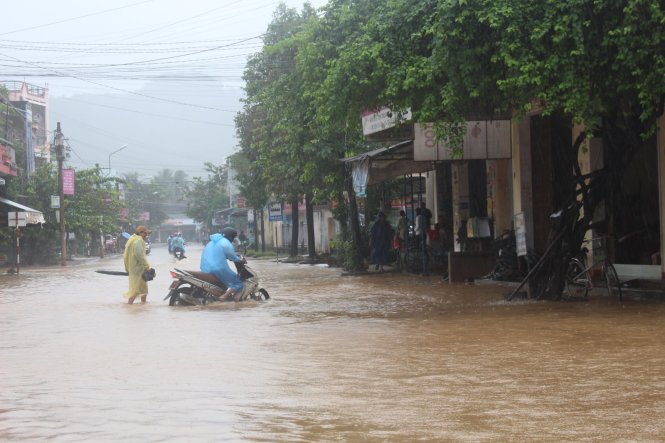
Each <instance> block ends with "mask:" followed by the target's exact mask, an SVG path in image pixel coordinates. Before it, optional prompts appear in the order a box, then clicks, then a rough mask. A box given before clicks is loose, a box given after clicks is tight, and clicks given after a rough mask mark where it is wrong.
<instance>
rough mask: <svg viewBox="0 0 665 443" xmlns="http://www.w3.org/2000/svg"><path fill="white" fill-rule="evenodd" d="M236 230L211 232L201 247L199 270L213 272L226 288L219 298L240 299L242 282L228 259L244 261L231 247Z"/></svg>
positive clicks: (228, 229) (235, 261)
mask: <svg viewBox="0 0 665 443" xmlns="http://www.w3.org/2000/svg"><path fill="white" fill-rule="evenodd" d="M237 235H238V232H237V231H236V230H235V229H233V228H224V229H223V230H222V233H221V234H212V235H211V236H210V241H209V242H208V244H207V245H206V246H205V248H203V253H202V254H201V272H206V273H208V274H213V275H214V276H215V277H217V278H218V279H219V280H221V281H222V282H223V283H224V285H225V286H226V287H227V288H228V289H227V290H226V292H225V293H224V294H223V295H222V296H221V297H219V298H220V299H221V300H224V299H230V298H233V299H234V300H236V301H237V300H240V298H241V296H242V291H243V290H244V284H243V282H242V281H240V278H239V277H238V274H237V273H236V272H234V271H233V270H231V268H230V267H229V264H228V262H227V259H228V260H231V261H232V262H234V263H236V264H238V263H246V261H245V259H244V258H243V257H241V256H239V255H237V254H236V251H235V248H234V247H233V240H235V238H236V236H237Z"/></svg>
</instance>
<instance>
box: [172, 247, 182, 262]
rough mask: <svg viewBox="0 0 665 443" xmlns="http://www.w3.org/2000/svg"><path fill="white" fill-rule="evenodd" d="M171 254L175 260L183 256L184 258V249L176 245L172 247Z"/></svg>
mask: <svg viewBox="0 0 665 443" xmlns="http://www.w3.org/2000/svg"><path fill="white" fill-rule="evenodd" d="M173 256H174V257H175V258H176V259H177V260H182V259H183V258H185V251H183V250H182V248H181V247H179V246H176V247H175V248H173Z"/></svg>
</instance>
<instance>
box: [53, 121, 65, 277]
mask: <svg viewBox="0 0 665 443" xmlns="http://www.w3.org/2000/svg"><path fill="white" fill-rule="evenodd" d="M55 155H56V158H57V159H58V193H59V195H60V209H58V210H59V211H60V265H61V266H67V232H65V190H64V188H63V183H62V162H63V161H64V160H65V137H64V136H63V135H62V131H61V130H60V122H58V127H57V128H56V130H55Z"/></svg>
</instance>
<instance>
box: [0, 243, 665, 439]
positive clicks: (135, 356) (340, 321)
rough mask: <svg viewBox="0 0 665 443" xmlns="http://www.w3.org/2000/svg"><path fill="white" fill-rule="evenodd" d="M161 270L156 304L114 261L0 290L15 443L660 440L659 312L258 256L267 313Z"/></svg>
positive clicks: (664, 396)
mask: <svg viewBox="0 0 665 443" xmlns="http://www.w3.org/2000/svg"><path fill="white" fill-rule="evenodd" d="M200 250H201V248H200V246H192V247H190V250H189V251H188V255H189V256H190V257H192V258H190V259H187V260H185V261H183V262H181V263H180V267H183V268H185V269H197V268H198V259H196V258H194V257H198V256H199V255H200ZM149 259H150V261H151V263H152V264H153V266H154V267H155V268H156V269H157V274H158V275H157V278H156V279H155V280H154V281H153V282H151V283H150V295H149V297H148V303H147V304H145V305H140V304H137V305H133V306H128V305H126V304H124V299H123V298H122V297H121V294H122V292H123V291H124V290H125V288H126V285H127V280H126V278H125V277H115V276H108V275H102V274H97V273H95V272H94V270H95V269H110V270H121V267H122V264H121V259H120V258H119V257H118V256H115V257H109V258H105V259H103V260H96V261H95V260H93V261H90V262H86V263H79V264H77V265H70V266H68V267H67V268H65V269H61V268H57V267H56V268H49V269H35V268H23V269H22V272H21V275H20V276H18V277H17V276H1V277H0V440H1V441H35V440H49V441H85V442H89V441H95V442H102V441H120V440H122V441H136V442H146V441H151V442H157V441H265V442H272V441H289V442H291V441H301V442H312V441H316V442H319V441H377V442H378V441H469V442H478V441H488V442H489V441H539V442H540V441H551V442H558V441H599V442H600V441H602V442H605V441H665V346H664V344H663V341H664V337H665V304H664V303H661V302H654V301H651V302H648V301H636V300H627V301H624V302H623V303H619V302H618V301H617V300H614V299H608V298H607V297H597V298H592V299H591V300H590V301H589V302H578V303H540V302H521V303H506V302H503V301H502V300H503V296H504V295H505V294H506V293H507V292H509V291H510V289H509V288H505V287H499V286H491V285H449V284H447V283H443V282H441V281H440V280H439V279H438V278H437V277H435V276H432V277H427V278H423V277H416V276H407V275H397V274H394V275H393V274H383V275H367V276H362V277H340V271H339V270H338V269H329V268H326V267H316V266H304V265H292V264H283V263H276V262H274V261H270V260H261V261H259V260H254V261H250V263H251V264H252V265H253V267H254V268H255V269H256V270H257V272H259V273H260V275H261V277H262V281H263V284H264V286H265V287H266V288H267V289H268V290H269V292H270V294H271V296H272V298H271V300H270V301H268V302H265V303H255V302H245V303H239V304H234V303H227V304H223V305H219V306H218V307H207V308H181V307H169V306H168V303H167V302H165V301H162V298H163V297H164V296H165V295H166V293H167V287H168V285H169V283H170V277H169V276H168V269H169V268H170V267H172V266H174V259H172V258H171V257H169V256H168V255H167V253H166V250H165V249H164V248H163V247H160V246H156V247H155V248H154V250H153V253H152V255H151V256H150V257H149Z"/></svg>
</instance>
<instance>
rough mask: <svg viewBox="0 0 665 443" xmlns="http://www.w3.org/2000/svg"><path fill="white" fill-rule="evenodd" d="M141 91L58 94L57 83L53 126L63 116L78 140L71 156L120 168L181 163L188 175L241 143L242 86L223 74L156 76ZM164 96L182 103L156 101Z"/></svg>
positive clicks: (81, 163) (66, 129)
mask: <svg viewBox="0 0 665 443" xmlns="http://www.w3.org/2000/svg"><path fill="white" fill-rule="evenodd" d="M137 92H138V94H141V95H143V96H140V95H135V94H113V93H109V94H75V95H72V96H67V97H63V96H60V97H58V96H56V94H57V91H51V99H50V103H49V108H50V117H49V118H50V126H51V128H55V124H56V122H61V125H62V130H63V133H64V134H65V136H66V137H67V139H68V140H69V145H70V146H71V147H72V153H71V156H70V160H69V164H70V165H71V166H74V167H76V168H85V167H93V166H94V165H95V163H98V164H99V165H100V166H101V167H102V168H108V163H109V154H111V153H112V152H113V151H116V150H117V149H119V148H120V147H122V146H123V145H125V144H127V145H128V147H127V148H125V149H123V150H122V151H120V152H117V153H115V154H112V155H111V168H112V169H114V170H116V171H117V172H118V173H122V172H139V173H140V174H142V175H144V176H151V175H153V174H154V173H155V172H157V171H159V170H162V169H165V168H168V169H173V170H178V169H181V170H183V171H185V172H186V173H187V175H188V176H189V178H192V177H195V176H203V175H204V173H203V164H204V162H206V161H209V162H212V163H214V164H220V163H223V162H224V160H225V158H226V157H227V156H228V155H230V154H232V153H233V152H234V150H235V147H236V144H237V141H236V138H235V128H234V126H233V119H234V117H235V115H236V112H237V111H238V110H239V109H240V107H241V104H240V98H241V94H242V91H241V90H240V87H239V86H235V87H230V86H228V87H225V86H224V85H222V84H220V83H219V82H213V81H200V80H199V81H196V82H173V81H154V82H151V83H148V84H146V85H145V86H144V87H143V88H142V89H141V90H139V91H137ZM145 96H154V97H160V98H163V99H166V100H172V101H176V102H182V103H191V104H196V105H199V106H203V107H209V108H218V109H225V110H229V111H232V112H222V111H216V110H212V109H201V108H197V107H192V106H186V105H183V104H176V103H170V102H165V101H157V100H152V99H150V98H147V97H145Z"/></svg>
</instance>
